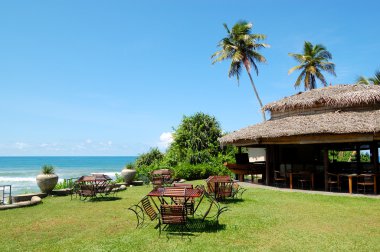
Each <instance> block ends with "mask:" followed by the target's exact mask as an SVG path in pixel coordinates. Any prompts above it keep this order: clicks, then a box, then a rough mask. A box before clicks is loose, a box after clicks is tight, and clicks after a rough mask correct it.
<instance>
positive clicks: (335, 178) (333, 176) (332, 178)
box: [327, 172, 338, 183]
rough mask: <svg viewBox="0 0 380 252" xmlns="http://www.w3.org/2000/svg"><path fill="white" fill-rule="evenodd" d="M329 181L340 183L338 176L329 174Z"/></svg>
mask: <svg viewBox="0 0 380 252" xmlns="http://www.w3.org/2000/svg"><path fill="white" fill-rule="evenodd" d="M327 181H329V182H335V183H336V182H337V181H338V174H335V173H330V172H328V173H327Z"/></svg>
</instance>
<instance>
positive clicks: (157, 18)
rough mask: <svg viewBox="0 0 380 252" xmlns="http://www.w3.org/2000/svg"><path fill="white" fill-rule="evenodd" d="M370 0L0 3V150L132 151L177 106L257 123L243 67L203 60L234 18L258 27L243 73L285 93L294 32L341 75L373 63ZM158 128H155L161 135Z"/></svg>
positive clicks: (175, 115)
mask: <svg viewBox="0 0 380 252" xmlns="http://www.w3.org/2000/svg"><path fill="white" fill-rule="evenodd" d="M379 7H380V3H378V2H377V1H360V2H358V1H339V0H337V1H317V2H316V1H291V0H289V1H252V0H251V1H243V0H242V1H238V2H235V1H220V0H219V1H174V0H173V1H134V2H129V1H94V0H91V1H79V0H75V1H74V0H73V1H69V0H67V1H0V25H1V29H0V34H1V40H0V85H1V92H0V116H1V122H2V123H1V124H0V134H1V135H0V136H1V138H0V139H1V140H0V155H3V156H9V155H15V156H17V155H136V154H139V153H142V152H145V151H147V150H149V148H151V147H155V146H159V147H160V148H161V149H164V147H165V145H166V144H167V141H168V139H169V138H168V135H169V134H168V133H169V132H172V130H173V127H176V126H178V124H179V123H180V121H181V119H182V116H183V115H191V114H194V113H195V112H198V111H202V112H205V113H209V114H211V115H214V116H215V117H216V118H217V119H218V120H219V122H220V123H221V125H222V128H223V130H225V131H233V130H236V129H239V128H242V127H245V126H248V125H251V124H255V123H259V122H261V120H262V119H261V115H260V113H259V106H258V102H257V101H256V99H255V96H254V93H253V90H252V87H251V86H250V83H249V80H248V78H247V76H246V74H245V73H244V72H243V74H242V77H241V82H240V86H239V87H238V86H237V83H236V80H235V79H229V78H228V76H227V70H228V67H229V63H228V62H225V63H219V64H215V65H211V60H210V55H211V54H212V53H214V52H215V51H216V50H217V49H218V48H217V47H216V45H217V43H218V42H219V40H220V39H221V38H222V37H224V36H225V35H226V34H225V30H224V28H223V26H222V24H223V23H227V24H228V25H229V26H232V25H233V24H234V23H235V22H237V21H238V20H242V19H244V20H247V21H250V22H252V23H253V24H254V29H253V32H254V33H264V34H266V35H267V40H266V43H268V44H270V45H271V48H269V49H265V50H262V51H261V53H262V54H263V55H264V56H265V57H266V58H267V61H268V62H267V63H266V64H260V65H259V70H260V72H259V76H254V81H255V83H256V85H257V88H258V91H259V93H260V96H261V98H262V100H263V103H265V104H266V103H268V102H271V101H274V100H277V99H280V98H282V97H284V96H289V95H292V94H294V93H296V92H299V91H303V90H302V89H298V90H296V89H294V87H293V83H294V81H295V79H296V78H297V73H293V74H292V75H290V76H289V75H288V74H287V71H288V70H289V69H290V68H291V67H293V66H294V65H296V62H295V61H294V60H293V59H291V58H290V57H289V56H288V53H289V52H297V53H298V52H301V50H302V46H303V43H304V41H305V40H307V41H310V42H312V43H314V44H316V43H322V44H323V45H325V46H326V47H327V49H328V50H329V51H330V52H331V53H332V55H333V62H334V63H335V64H336V73H337V77H333V76H330V75H328V74H326V75H325V76H326V77H327V80H328V82H329V83H332V84H333V85H334V84H343V83H353V82H354V81H355V80H356V78H357V77H358V76H359V75H365V76H371V75H373V74H374V72H375V70H377V69H379V68H380V63H379V61H378V58H379V56H380V46H379V41H380V32H379V30H380V28H379V26H378V9H379ZM165 133H166V134H165Z"/></svg>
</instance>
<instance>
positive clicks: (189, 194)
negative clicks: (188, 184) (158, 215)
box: [147, 187, 204, 212]
mask: <svg viewBox="0 0 380 252" xmlns="http://www.w3.org/2000/svg"><path fill="white" fill-rule="evenodd" d="M171 188H173V187H161V188H155V189H153V190H152V191H151V192H149V193H148V194H147V196H149V197H157V198H158V199H159V201H160V202H161V204H165V203H166V201H165V197H166V198H171V199H173V198H184V202H185V204H186V202H188V201H189V200H190V199H194V198H201V199H200V200H199V202H198V204H197V206H196V207H195V209H194V212H195V211H196V210H197V209H198V206H199V204H200V203H201V201H202V200H203V196H204V195H203V191H202V190H201V189H198V188H195V189H193V188H180V189H183V190H172V189H171ZM176 188H177V189H178V188H179V187H176ZM152 201H153V203H154V205H155V206H156V208H157V210H158V211H160V208H159V207H158V206H157V204H156V202H155V201H154V200H152Z"/></svg>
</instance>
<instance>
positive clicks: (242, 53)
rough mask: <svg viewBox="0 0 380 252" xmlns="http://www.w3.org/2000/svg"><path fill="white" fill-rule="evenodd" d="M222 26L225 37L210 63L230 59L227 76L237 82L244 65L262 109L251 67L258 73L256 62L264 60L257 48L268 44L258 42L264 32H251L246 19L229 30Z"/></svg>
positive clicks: (250, 26)
mask: <svg viewBox="0 0 380 252" xmlns="http://www.w3.org/2000/svg"><path fill="white" fill-rule="evenodd" d="M223 26H224V28H225V29H226V31H227V37H225V38H223V39H222V40H221V41H220V42H219V44H218V47H220V48H221V49H220V50H219V51H217V52H216V53H214V54H213V55H212V56H211V58H212V59H214V60H213V62H212V64H215V63H216V62H219V61H224V60H231V65H230V69H229V70H228V77H230V78H231V77H235V76H236V79H237V81H238V84H239V77H240V74H241V69H242V66H244V67H245V70H246V71H247V73H248V76H249V79H250V80H251V85H252V87H253V90H254V92H255V95H256V98H257V100H258V101H259V104H260V107H261V110H262V107H263V104H262V102H261V99H260V96H259V94H258V92H257V89H256V86H255V84H254V82H253V79H252V76H251V68H253V69H254V70H255V72H256V74H257V75H258V74H259V70H258V68H257V65H256V62H266V59H265V57H264V56H262V55H261V54H260V53H258V50H259V49H261V48H265V47H269V45H268V44H264V43H258V42H259V41H260V40H264V39H265V38H266V36H265V35H264V34H252V33H251V31H252V23H248V22H246V21H239V22H237V23H236V24H235V25H234V26H233V27H232V29H231V30H230V29H229V28H228V26H227V25H226V24H223ZM261 112H262V115H263V119H264V121H265V120H266V118H265V112H264V111H263V110H262V111H261Z"/></svg>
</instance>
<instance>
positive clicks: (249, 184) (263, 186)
mask: <svg viewBox="0 0 380 252" xmlns="http://www.w3.org/2000/svg"><path fill="white" fill-rule="evenodd" d="M239 184H240V185H241V186H243V187H253V188H262V189H267V190H274V191H281V192H288V193H293V192H300V193H308V194H319V195H328V196H344V197H364V198H371V199H380V195H379V194H377V195H374V194H356V193H353V194H349V193H340V192H325V191H311V190H299V189H289V188H278V187H273V186H266V185H261V184H252V183H251V182H239Z"/></svg>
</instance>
